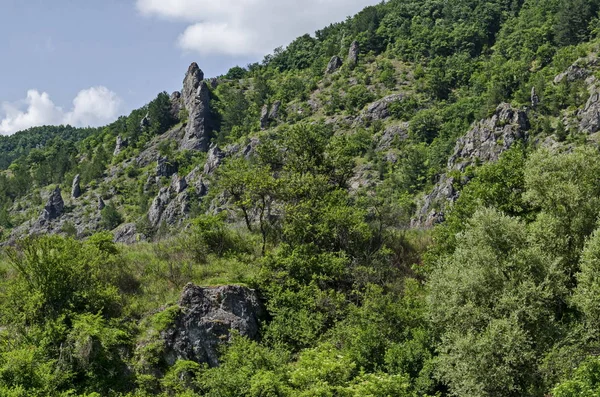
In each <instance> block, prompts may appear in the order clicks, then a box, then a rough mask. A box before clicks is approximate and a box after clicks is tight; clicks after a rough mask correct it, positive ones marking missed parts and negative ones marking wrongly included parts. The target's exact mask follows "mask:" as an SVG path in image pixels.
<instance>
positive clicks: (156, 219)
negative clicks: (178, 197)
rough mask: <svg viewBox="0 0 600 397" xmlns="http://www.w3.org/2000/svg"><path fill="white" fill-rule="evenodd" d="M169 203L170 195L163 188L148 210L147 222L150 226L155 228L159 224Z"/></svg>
mask: <svg viewBox="0 0 600 397" xmlns="http://www.w3.org/2000/svg"><path fill="white" fill-rule="evenodd" d="M170 201H171V195H170V194H169V188H168V187H163V188H162V189H160V191H159V192H158V195H157V196H156V197H155V198H154V200H153V201H152V205H151V206H150V209H149V210H148V221H149V222H150V226H152V227H157V226H158V225H159V224H160V219H161V216H162V214H163V212H164V210H165V209H166V208H167V205H169V202H170Z"/></svg>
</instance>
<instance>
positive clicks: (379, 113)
mask: <svg viewBox="0 0 600 397" xmlns="http://www.w3.org/2000/svg"><path fill="white" fill-rule="evenodd" d="M403 98H404V96H403V95H402V94H393V95H389V96H386V97H385V98H383V99H380V100H379V101H377V102H373V103H372V104H370V105H369V106H368V107H367V109H365V111H364V112H363V113H362V115H361V116H360V120H361V121H374V120H383V119H386V118H388V117H390V105H391V104H392V103H394V102H399V101H402V99H403Z"/></svg>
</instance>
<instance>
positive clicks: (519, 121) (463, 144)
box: [412, 103, 529, 227]
mask: <svg viewBox="0 0 600 397" xmlns="http://www.w3.org/2000/svg"><path fill="white" fill-rule="evenodd" d="M528 129H529V120H528V118H527V114H526V113H525V112H523V111H522V110H519V109H515V108H513V107H512V106H510V105H509V104H507V103H503V104H500V105H499V106H498V107H497V108H496V111H495V113H494V115H493V116H492V117H490V118H489V119H485V120H481V121H480V122H478V123H476V124H474V125H473V126H472V127H471V129H470V130H469V132H468V133H467V134H466V135H465V136H463V137H462V138H460V139H459V140H458V141H457V143H456V146H455V148H454V153H453V154H452V156H450V159H449V160H448V166H447V170H448V172H450V171H464V170H465V168H466V167H468V166H469V165H472V164H475V163H480V162H481V163H488V162H494V161H497V160H498V158H499V157H500V155H501V154H502V153H503V152H505V151H506V150H508V149H510V148H511V147H512V146H513V145H514V144H515V143H517V142H520V141H524V140H526V139H527V130H528ZM467 182H468V181H466V180H465V181H462V180H461V181H456V180H455V179H454V178H452V177H449V176H448V175H447V174H443V175H441V176H440V178H439V180H438V182H437V183H436V185H435V186H434V188H433V191H432V192H431V193H430V194H428V195H427V196H425V197H424V198H423V200H422V201H421V203H420V207H419V210H418V211H417V214H416V216H415V218H414V219H413V221H412V226H413V227H431V226H433V225H434V224H436V223H438V222H441V221H443V219H444V209H445V207H446V206H447V205H448V204H450V203H452V202H454V201H456V199H457V198H458V192H457V191H456V189H455V187H454V186H455V184H456V183H461V184H464V183H467Z"/></svg>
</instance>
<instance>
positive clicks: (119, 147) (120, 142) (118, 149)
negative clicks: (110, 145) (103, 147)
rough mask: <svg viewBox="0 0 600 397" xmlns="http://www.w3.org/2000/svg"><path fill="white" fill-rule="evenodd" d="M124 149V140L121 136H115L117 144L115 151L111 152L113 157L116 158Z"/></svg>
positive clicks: (125, 144) (125, 145) (125, 143)
mask: <svg viewBox="0 0 600 397" xmlns="http://www.w3.org/2000/svg"><path fill="white" fill-rule="evenodd" d="M126 147H127V142H125V140H124V139H123V138H121V135H119V136H117V143H116V144H115V151H114V152H113V156H118V155H119V154H120V153H121V152H122V151H123V149H125V148H126Z"/></svg>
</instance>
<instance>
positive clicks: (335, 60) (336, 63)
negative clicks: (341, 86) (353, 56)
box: [325, 55, 343, 74]
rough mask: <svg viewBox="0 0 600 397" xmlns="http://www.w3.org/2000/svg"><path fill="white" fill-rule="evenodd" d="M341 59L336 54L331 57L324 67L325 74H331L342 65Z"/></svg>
mask: <svg viewBox="0 0 600 397" xmlns="http://www.w3.org/2000/svg"><path fill="white" fill-rule="evenodd" d="M342 64H343V63H342V60H341V59H340V57H338V56H337V55H334V56H333V57H331V60H330V61H329V64H327V69H325V73H326V74H332V73H334V72H335V71H337V70H338V69H339V68H341V67H342Z"/></svg>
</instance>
